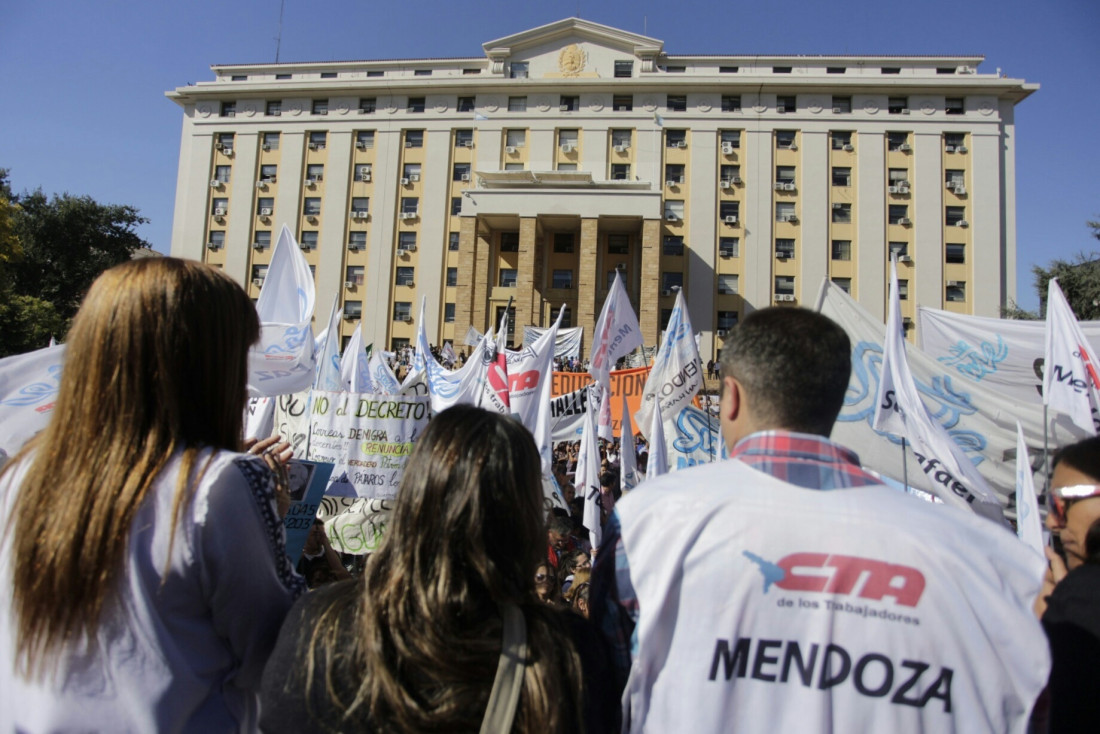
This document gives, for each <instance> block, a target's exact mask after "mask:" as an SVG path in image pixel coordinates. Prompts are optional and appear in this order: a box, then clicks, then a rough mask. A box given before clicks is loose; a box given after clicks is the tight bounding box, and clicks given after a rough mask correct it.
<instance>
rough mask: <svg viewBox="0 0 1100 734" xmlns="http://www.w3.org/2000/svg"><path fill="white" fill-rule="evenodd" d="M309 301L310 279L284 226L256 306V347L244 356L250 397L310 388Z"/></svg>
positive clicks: (311, 302) (312, 294)
mask: <svg viewBox="0 0 1100 734" xmlns="http://www.w3.org/2000/svg"><path fill="white" fill-rule="evenodd" d="M314 299H315V292H314V286H313V274H312V273H311V272H310V271H309V265H308V264H307V263H306V259H305V257H303V255H302V252H301V250H299V249H298V243H297V242H295V241H294V236H293V235H291V233H290V229H289V228H288V227H287V226H286V225H285V224H284V225H283V229H282V231H281V232H280V233H279V239H278V240H277V241H276V242H275V249H274V250H273V251H272V253H271V263H270V264H269V265H268V268H267V277H266V278H264V284H263V287H262V288H260V298H259V300H258V301H257V302H256V312H257V313H258V314H259V316H260V341H259V342H258V343H257V344H255V345H254V346H253V347H252V349H251V351H249V354H248V390H249V393H250V394H251V395H253V396H267V397H273V396H275V395H285V394H287V393H294V392H299V391H301V390H307V389H309V387H310V386H311V385H312V384H313V378H314V373H315V370H316V364H315V362H314V354H313V348H314V343H313V327H312V326H311V325H310V321H311V320H312V318H313V307H314Z"/></svg>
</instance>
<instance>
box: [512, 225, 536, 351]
mask: <svg viewBox="0 0 1100 734" xmlns="http://www.w3.org/2000/svg"><path fill="white" fill-rule="evenodd" d="M537 230H538V219H536V218H535V217H522V218H520V220H519V259H518V263H517V267H516V271H517V272H516V304H515V305H516V323H514V324H512V329H513V330H514V333H515V335H516V336H515V339H516V343H517V344H518V343H520V342H522V341H523V331H522V330H523V329H524V328H526V327H527V325H528V324H536V323H537V321H538V314H537V312H536V311H535V310H534V299H535V248H536V245H537V243H536V241H535V240H536V232H537Z"/></svg>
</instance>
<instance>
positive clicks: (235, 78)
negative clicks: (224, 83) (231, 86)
mask: <svg viewBox="0 0 1100 734" xmlns="http://www.w3.org/2000/svg"><path fill="white" fill-rule="evenodd" d="M229 81H231V82H246V81H248V74H234V75H233V76H231V77H230V78H229Z"/></svg>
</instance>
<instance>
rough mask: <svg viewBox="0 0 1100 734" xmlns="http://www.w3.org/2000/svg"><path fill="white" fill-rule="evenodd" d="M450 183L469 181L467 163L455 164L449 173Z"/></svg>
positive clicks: (468, 166)
mask: <svg viewBox="0 0 1100 734" xmlns="http://www.w3.org/2000/svg"><path fill="white" fill-rule="evenodd" d="M451 180H452V181H469V180H470V164H469V163H456V164H455V165H454V168H453V169H452V171H451Z"/></svg>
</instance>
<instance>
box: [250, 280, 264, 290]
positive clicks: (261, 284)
mask: <svg viewBox="0 0 1100 734" xmlns="http://www.w3.org/2000/svg"><path fill="white" fill-rule="evenodd" d="M263 284H264V279H263V278H253V279H252V285H254V286H256V287H257V288H259V287H261V286H263Z"/></svg>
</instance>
